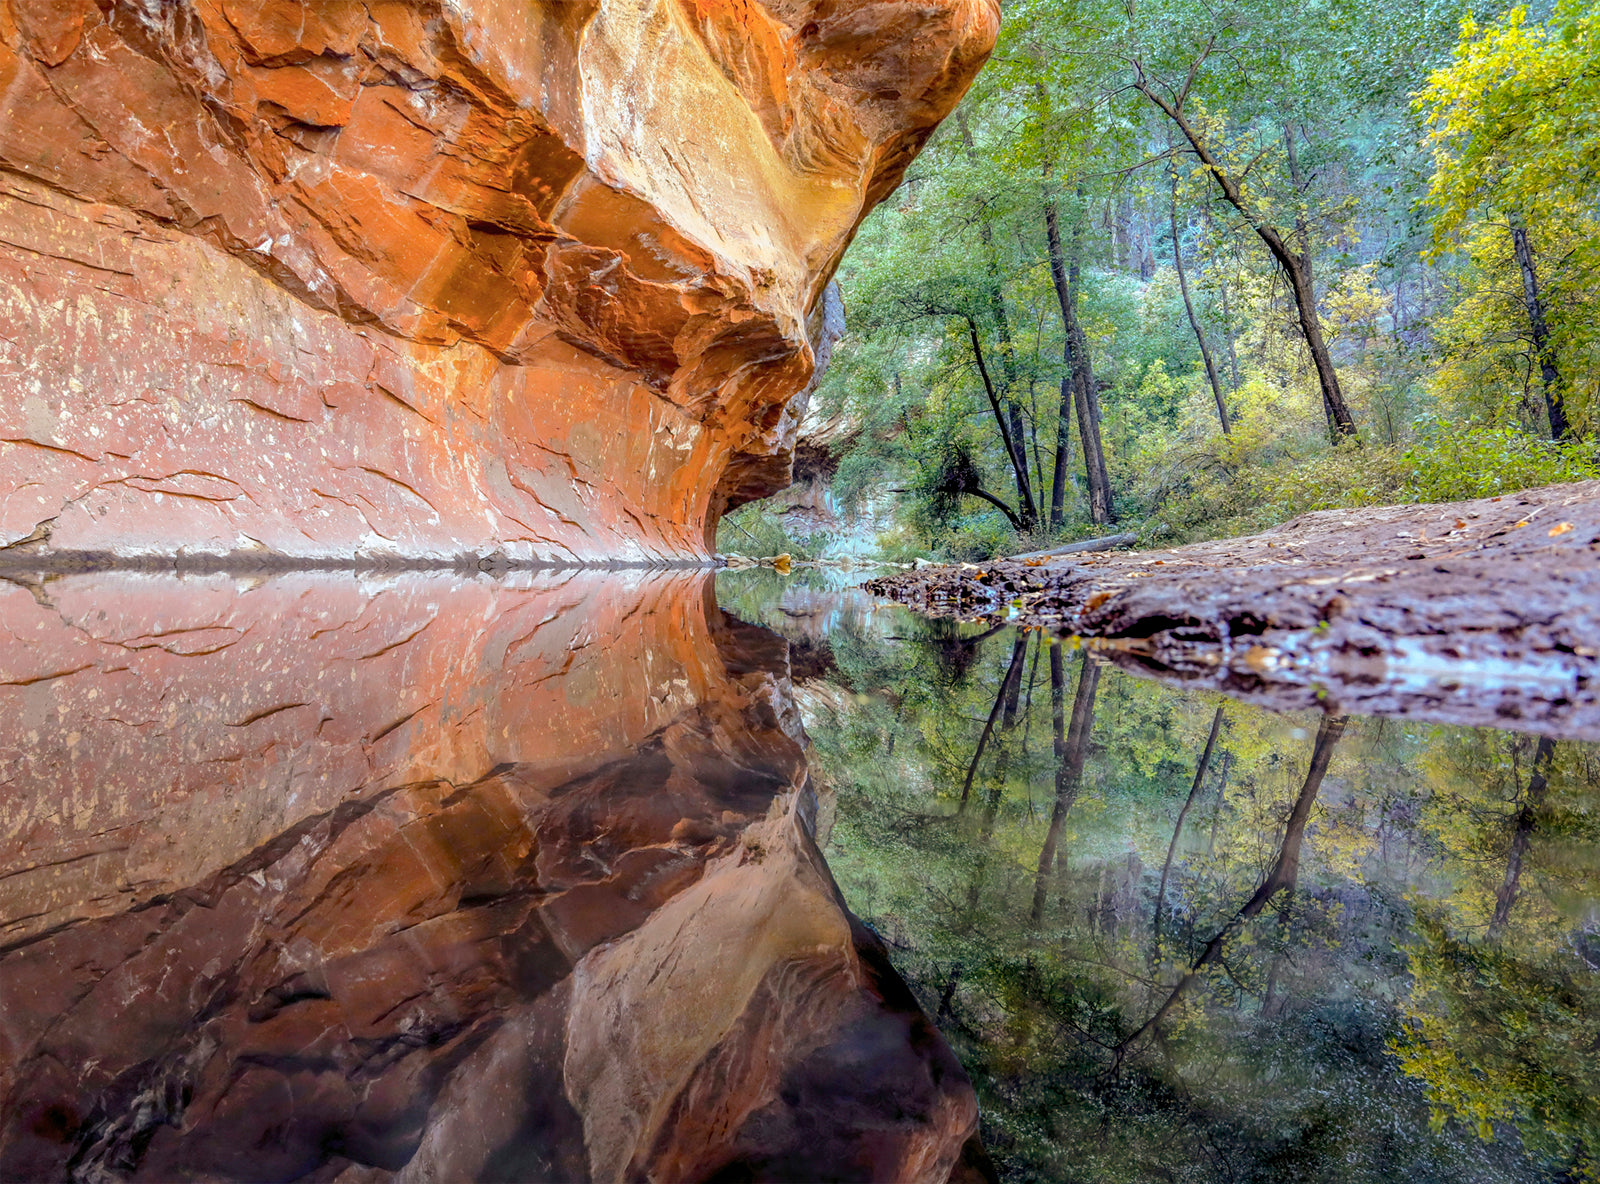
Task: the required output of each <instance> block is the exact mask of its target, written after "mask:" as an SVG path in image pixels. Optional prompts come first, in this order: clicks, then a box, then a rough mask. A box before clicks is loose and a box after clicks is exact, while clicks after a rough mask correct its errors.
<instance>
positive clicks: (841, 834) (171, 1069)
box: [0, 572, 1600, 1182]
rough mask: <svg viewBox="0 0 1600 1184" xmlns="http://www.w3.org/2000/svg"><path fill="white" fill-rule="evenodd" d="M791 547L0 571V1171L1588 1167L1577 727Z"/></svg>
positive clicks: (378, 1173) (1594, 763)
mask: <svg viewBox="0 0 1600 1184" xmlns="http://www.w3.org/2000/svg"><path fill="white" fill-rule="evenodd" d="M837 584H838V581H833V582H832V583H831V584H830V581H828V580H825V579H821V578H819V577H818V576H817V575H816V573H811V574H809V575H802V576H801V577H797V578H795V579H790V580H782V579H780V578H778V577H777V576H776V575H775V574H774V573H770V572H748V573H724V574H722V575H721V576H720V577H718V578H716V579H715V580H713V579H711V578H710V577H707V576H704V575H697V574H676V575H648V574H643V573H639V574H627V573H610V574H600V573H581V574H571V573H569V574H565V575H550V576H538V577H523V578H521V579H520V580H516V581H494V580H490V579H487V578H484V579H462V578H459V577H455V576H450V577H445V576H425V575H415V574H413V575H405V576H398V577H389V578H383V579H365V580H363V579H359V578H355V577H351V576H349V575H337V576H335V575H306V574H302V575H291V576H281V577H273V578H270V579H259V578H255V579H237V578H232V577H228V576H220V575H213V576H204V577H194V578H182V579H180V578H177V577H162V576H151V575H131V574H102V575H93V576H75V577H68V578H59V579H50V580H41V581H20V582H10V583H6V584H3V585H0V721H3V725H0V1178H4V1179H6V1180H12V1179H18V1180H22V1179H79V1180H116V1179H146V1180H167V1179H218V1178H226V1179H252V1180H279V1179H302V1178H303V1179H317V1180H333V1179H338V1180H343V1181H347V1182H352V1181H367V1180H377V1179H389V1178H392V1177H399V1178H407V1179H419V1180H464V1179H495V1180H568V1179H571V1180H590V1179H594V1180H601V1179H605V1180H613V1179H632V1178H651V1179H658V1180H668V1179H710V1178H718V1179H930V1180H945V1179H952V1178H955V1179H982V1178H985V1177H986V1176H989V1175H990V1174H991V1173H997V1174H998V1175H999V1176H1001V1177H1002V1178H1006V1179H1015V1180H1035V1179H1037V1180H1095V1181H1099V1180H1105V1181H1121V1180H1129V1181H1135V1180H1139V1181H1142V1180H1160V1179H1170V1180H1203V1181H1212V1180H1216V1181H1225V1180H1302V1179H1303V1180H1330V1181H1331V1180H1391V1179H1396V1180H1398V1179H1416V1180H1432V1179H1441V1180H1442V1179H1447V1178H1448V1179H1452V1180H1553V1179H1562V1178H1567V1179H1579V1178H1582V1175H1583V1172H1584V1171H1585V1170H1586V1168H1587V1166H1588V1163H1589V1161H1588V1160H1587V1159H1586V1158H1585V1157H1586V1156H1589V1155H1591V1154H1593V1152H1594V1149H1595V1147H1596V1133H1595V1132H1596V1123H1597V1118H1596V1115H1597V1112H1600V1107H1597V1103H1596V1096H1597V1092H1600V1082H1597V1080H1596V1077H1597V1074H1600V1070H1597V1069H1596V1053H1595V1050H1596V1048H1600V1043H1597V1041H1600V1019H1597V1018H1596V1017H1597V1014H1600V1013H1597V1012H1596V1009H1595V1007H1594V1002H1595V995H1596V987H1597V979H1596V966H1597V965H1600V916H1597V913H1596V904H1595V902H1596V899H1597V897H1600V883H1597V879H1600V876H1597V871H1600V868H1597V861H1596V859H1595V856H1594V851H1595V846H1594V840H1595V837H1596V835H1595V822H1594V808H1595V806H1596V804H1597V790H1600V759H1597V758H1600V750H1597V749H1596V747H1595V745H1593V744H1592V743H1586V742H1580V741H1575V740H1569V739H1562V738H1552V737H1545V738H1537V737H1529V736H1519V735H1516V734H1513V733H1508V732H1495V731H1487V730H1478V729H1467V728H1456V727H1449V726H1444V725H1439V724H1433V723H1424V722H1419V721H1414V720H1413V721H1407V720H1397V719H1388V720H1378V719H1370V718H1360V717H1350V718H1343V717H1329V716H1325V715H1322V714H1320V713H1314V712H1307V713H1301V714H1298V715H1283V714H1274V713H1272V712H1269V711H1267V710H1265V709H1264V708H1261V707H1258V706H1250V705H1247V704H1243V703H1239V702H1232V701H1228V700H1226V699H1222V698H1219V697H1218V696H1215V695H1209V694H1197V693H1193V692H1188V691H1185V690H1183V689H1182V688H1171V687H1167V686H1164V685H1162V684H1160V683H1158V682H1155V681H1151V680H1149V679H1147V678H1141V677H1137V676H1136V675H1134V674H1131V673H1128V672H1126V671H1124V670H1122V669H1120V668H1118V667H1116V666H1112V665H1108V664H1106V663H1105V662H1104V661H1103V660H1102V659H1100V658H1098V657H1096V656H1094V655H1092V654H1088V653H1086V652H1085V651H1084V650H1082V649H1080V648H1075V647H1074V645H1073V644H1072V643H1071V642H1070V641H1062V640H1059V639H1051V638H1049V637H1046V636H1044V635H1042V634H1040V633H1036V632H1019V631H1016V630H1013V629H1011V628H1009V627H1003V626H1002V627H994V626H977V625H963V624H956V623H951V622H933V621H926V620H922V619H919V618H915V617H912V616H910V615H908V614H905V613H903V612H901V611H899V610H895V609H889V608H884V607H881V606H878V605H876V604H874V603H873V601H872V600H871V599H870V598H867V597H864V596H863V595H861V594H860V593H859V592H855V591H853V590H851V589H849V588H844V587H839V586H837ZM980 1107H981V1117H980V1113H979V1111H980ZM975 1126H976V1127H977V1129H978V1131H979V1133H980V1134H981V1143H982V1145H983V1147H984V1148H986V1150H983V1149H981V1148H980V1147H979V1140H977V1139H971V1138H969V1137H968V1136H969V1133H970V1132H971V1131H972V1129H973V1128H974V1127H975Z"/></svg>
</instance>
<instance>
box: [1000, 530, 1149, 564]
mask: <svg viewBox="0 0 1600 1184" xmlns="http://www.w3.org/2000/svg"><path fill="white" fill-rule="evenodd" d="M1138 541H1139V536H1138V535H1136V534H1108V535H1106V536H1105V538H1101V539H1084V540H1083V541H1082V542H1081V543H1068V544H1067V545H1066V546H1064V547H1051V548H1050V549H1049V550H1047V551H1025V552H1023V553H1022V554H1021V555H1007V556H1006V558H1007V559H1053V558H1055V557H1056V556H1057V555H1077V554H1079V553H1080V552H1083V551H1115V550H1117V548H1119V547H1131V546H1133V544H1134V543H1136V542H1138Z"/></svg>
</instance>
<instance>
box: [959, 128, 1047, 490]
mask: <svg viewBox="0 0 1600 1184" xmlns="http://www.w3.org/2000/svg"><path fill="white" fill-rule="evenodd" d="M956 126H957V127H958V128H959V129H960V132H961V142H962V144H963V145H965V147H966V149H967V157H968V159H969V160H972V161H974V162H976V160H977V148H976V147H975V146H974V144H973V142H972V128H971V126H970V125H969V124H968V122H967V114H966V111H965V110H962V111H958V112H956ZM977 223H978V237H979V238H980V239H981V240H982V241H983V251H984V266H985V270H986V271H987V273H988V283H987V285H985V295H986V296H987V298H988V301H989V314H990V316H992V317H993V318H994V326H995V332H996V333H997V334H998V335H999V338H1000V370H1001V373H1002V374H1003V375H1004V378H1005V386H1004V388H1003V390H1002V391H1001V401H1002V402H1003V403H1004V404H1005V408H1006V416H1007V419H1008V420H1009V421H1010V429H1011V437H1012V439H1014V440H1015V441H1016V442H1017V447H1018V449H1019V450H1021V451H1023V452H1024V453H1026V450H1027V443H1026V438H1025V436H1024V433H1023V430H1022V404H1021V403H1019V402H1018V401H1017V351H1016V344H1015V343H1014V342H1013V340H1012V337H1011V320H1010V318H1009V317H1007V316H1006V301H1005V293H1004V291H1003V289H1002V287H1001V282H1000V253H999V251H998V250H997V249H996V247H995V245H994V229H993V228H992V227H991V226H990V225H989V218H988V211H987V210H985V209H983V208H982V207H981V206H980V207H979V209H978V210H977ZM1013 469H1014V475H1015V476H1016V480H1017V502H1018V504H1020V505H1024V506H1034V505H1036V503H1035V501H1034V498H1033V489H1032V485H1031V483H1030V482H1029V480H1028V466H1027V464H1026V463H1024V464H1021V465H1016V466H1013ZM1028 517H1029V518H1037V514H1031V515H1028Z"/></svg>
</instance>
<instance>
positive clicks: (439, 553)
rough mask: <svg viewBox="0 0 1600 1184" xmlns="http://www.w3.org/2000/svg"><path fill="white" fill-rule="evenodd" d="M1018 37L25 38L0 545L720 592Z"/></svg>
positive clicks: (433, 9) (408, 27)
mask: <svg viewBox="0 0 1600 1184" xmlns="http://www.w3.org/2000/svg"><path fill="white" fill-rule="evenodd" d="M997 22H998V6H997V5H996V3H995V2H994V0H932V2H931V3H920V4H912V3H909V2H906V0H862V2H860V3H854V4H849V5H833V4H829V3H823V2H821V0H793V2H791V0H764V2H754V0H161V2H159V3H158V2H156V0H0V322H3V325H4V332H3V333H0V547H6V548H9V549H10V550H11V552H12V553H13V554H15V553H17V552H26V553H35V554H37V553H44V554H50V553H70V552H99V553H106V554H110V555H113V556H120V557H135V556H145V557H151V556H157V557H161V556H174V555H194V554H201V555H212V556H215V555H228V556H233V557H236V558H241V557H242V558H254V559H256V560H260V559H262V558H264V557H269V556H289V557H294V558H297V559H301V560H328V559H339V558H350V557H364V558H369V559H375V560H376V559H384V558H408V559H413V560H440V559H455V560H459V559H462V558H466V557H480V558H481V557H486V556H491V555H498V556H503V557H504V558H506V559H509V560H512V561H526V562H533V561H545V562H551V561H555V562H573V561H586V560H604V559H609V560H622V561H635V562H647V561H660V560H665V559H687V558H695V557H703V556H705V555H706V554H707V553H708V552H709V550H710V547H709V543H708V541H707V540H708V538H709V536H710V535H711V534H712V532H714V529H715V524H716V521H717V518H718V517H719V516H720V514H721V513H722V511H723V510H724V509H725V508H727V507H728V506H730V505H734V504H738V503H740V502H742V501H745V500H749V499H751V498H754V497H759V496H763V495H765V494H767V493H770V492H772V491H774V490H775V489H777V488H781V487H782V486H783V484H785V483H786V481H787V480H788V475H789V463H790V462H789V454H790V450H791V448H792V445H793V439H794V434H795V429H796V425H797V423H798V420H799V417H800V415H801V414H803V410H804V408H803V403H804V392H805V391H806V389H807V384H808V381H809V380H810V378H811V376H812V374H813V372H814V370H815V365H816V361H817V356H818V351H819V347H821V346H822V345H823V343H825V342H826V341H827V340H828V339H829V335H830V333H833V332H836V331H837V328H836V326H834V327H830V326H829V324H828V323H827V322H828V321H829V320H830V318H829V317H828V315H827V313H828V307H827V301H825V300H824V299H823V293H824V291H825V286H826V284H827V283H828V280H829V278H830V276H831V275H832V272H833V270H834V268H835V266H836V265H837V263H838V260H839V258H840V255H841V254H842V252H843V251H844V249H845V247H846V246H847V245H848V243H849V241H850V238H851V236H852V234H853V233H854V230H855V228H856V226H857V225H858V224H859V222H860V220H861V219H862V218H863V217H864V216H865V214H866V213H867V211H868V210H870V209H871V207H872V206H873V204H874V203H876V202H877V201H878V200H880V199H881V198H882V197H883V196H884V195H885V194H887V193H888V192H889V191H890V190H891V189H892V188H893V187H894V185H895V184H896V183H897V182H898V180H899V178H900V176H901V174H902V173H903V171H904V169H905V167H906V165H907V164H908V163H909V161H910V160H911V158H912V157H913V156H914V155H915V153H916V151H917V150H918V148H919V147H920V146H921V144H922V143H923V142H924V141H925V140H926V138H927V136H928V135H929V134H931V132H932V130H933V128H934V127H935V126H936V124H937V123H938V121H939V120H940V119H941V118H942V117H943V116H944V115H945V114H947V113H948V112H949V110H950V109H951V108H952V106H953V105H954V103H955V102H956V101H957V100H958V99H959V98H960V96H961V94H962V93H963V92H964V91H965V89H966V87H967V85H968V84H969V82H970V81H971V78H972V76H973V75H974V73H975V72H976V70H977V69H978V67H979V66H980V65H981V64H982V62H983V60H984V58H985V56H986V55H987V53H988V51H989V49H990V48H991V46H992V43H993V39H994V35H995V32H996V28H997Z"/></svg>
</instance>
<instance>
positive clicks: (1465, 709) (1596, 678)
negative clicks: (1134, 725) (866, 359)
mask: <svg viewBox="0 0 1600 1184" xmlns="http://www.w3.org/2000/svg"><path fill="white" fill-rule="evenodd" d="M867 588H868V589H869V590H870V591H872V592H874V593H876V594H878V595H880V596H885V597H888V598H890V599H893V600H895V601H898V602H900V603H902V604H906V605H908V606H910V607H913V608H916V609H919V610H921V611H923V612H926V613H930V614H934V615H938V616H951V617H959V618H964V619H973V618H1000V617H1005V616H1009V617H1011V618H1012V619H1014V620H1016V621H1017V622H1018V623H1020V624H1023V625H1031V626H1037V627H1041V628H1046V629H1051V630H1055V631H1059V632H1064V633H1071V634H1075V635H1078V636H1081V637H1084V638H1086V639H1093V640H1091V641H1090V642H1089V644H1091V645H1093V646H1095V648H1097V649H1099V650H1101V651H1103V652H1104V653H1105V654H1106V655H1107V656H1108V657H1109V658H1111V659H1112V660H1114V661H1116V662H1117V663H1118V664H1119V665H1123V666H1130V667H1135V668H1139V669H1144V670H1148V671H1151V672H1154V673H1157V674H1160V675H1163V676H1167V677H1173V678H1177V679H1181V680H1184V681H1194V680H1198V681H1200V682H1202V683H1205V684H1209V685H1212V686H1215V687H1216V688H1217V689H1220V690H1226V691H1228V692H1230V693H1232V694H1236V695H1242V696H1244V697H1247V698H1251V699H1255V700H1257V701H1261V702H1265V703H1267V704H1269V705H1271V706H1276V707H1284V708H1288V707H1304V706H1309V705H1320V706H1322V707H1324V708H1325V709H1327V710H1354V711H1361V712H1368V713H1373V714H1405V715H1413V716H1420V717H1423V718H1431V719H1438V720H1441V721H1448V722H1454V723H1465V724H1477V725H1489V726H1512V727H1519V728H1523V729H1526V730H1530V731H1537V732H1542V733H1548V734H1551V735H1561V736H1574V737H1600V660H1597V655H1600V481H1589V482H1581V483H1576V484H1571V485H1552V486H1547V487H1545V488H1543V489H1534V490H1527V491H1525V492H1522V493H1518V494H1510V495H1506V496H1504V497H1497V498H1486V499H1482V500H1478V501H1469V502H1452V503H1446V504H1442V505H1428V506H1385V507H1378V508H1369V509H1361V510H1327V511H1319V512H1317V513H1313V514H1306V515H1303V516H1301V517H1299V518H1296V519H1293V520H1292V521H1290V522H1286V523H1284V524H1283V525H1282V526H1278V527H1275V528H1274V529H1272V530H1269V531H1265V532H1263V533H1262V534H1258V535H1252V536H1248V537H1245V538H1237V539H1225V540H1220V541H1216V542H1208V543H1195V544H1191V545H1188V546H1183V547H1175V548H1172V549H1170V550H1161V551H1137V552H1118V553H1102V554H1092V555H1071V556H1062V557H1060V558H1056V559H1046V560H1000V561H996V562H994V563H989V564H982V565H977V566H974V565H966V564H963V565H960V566H957V567H942V568H930V569H926V570H923V571H914V572H905V573H901V574H898V575H892V576H886V577H883V578H881V579H877V580H873V581H871V582H870V583H869V584H867Z"/></svg>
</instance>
